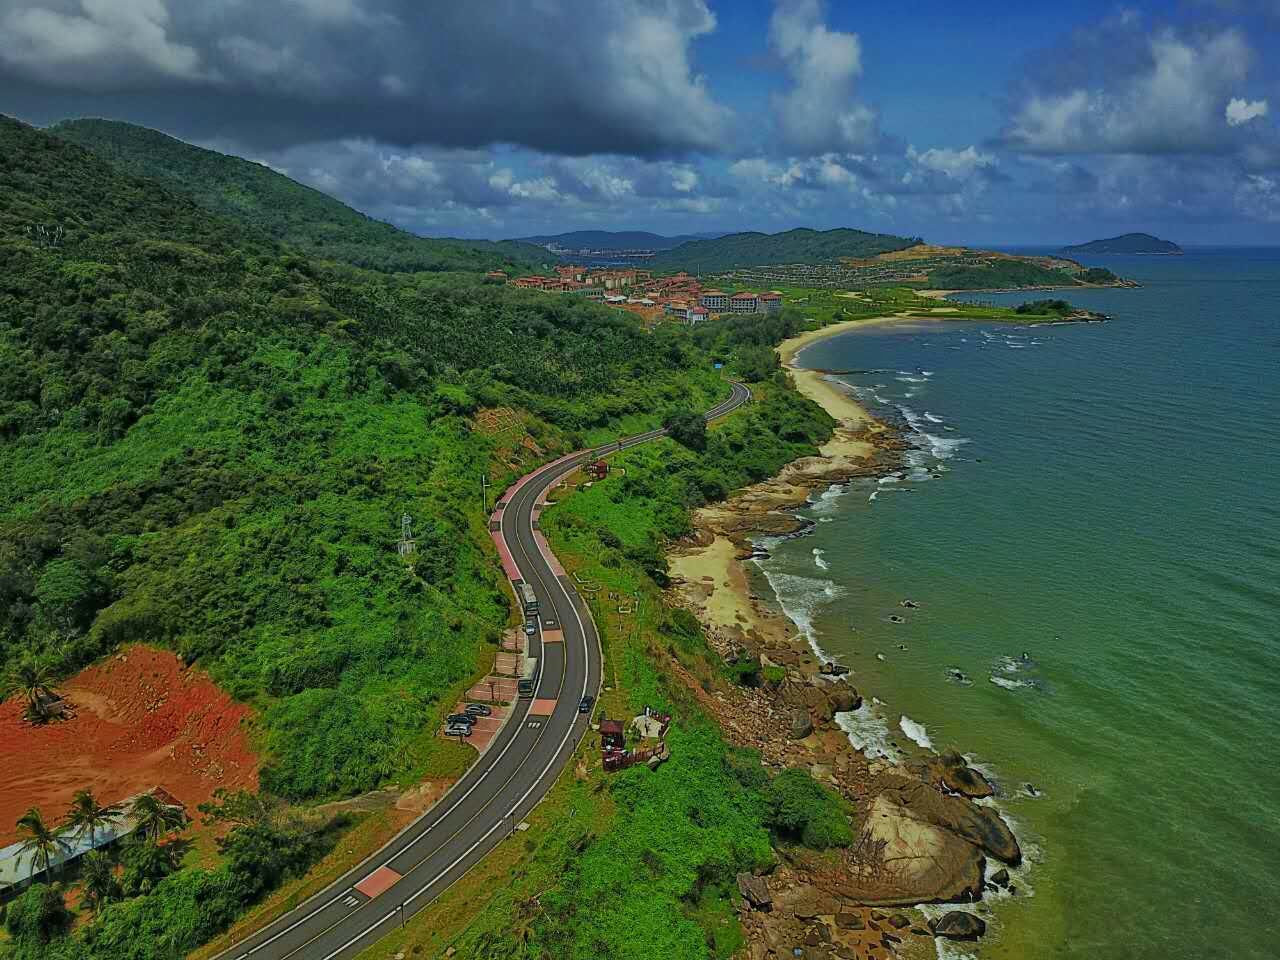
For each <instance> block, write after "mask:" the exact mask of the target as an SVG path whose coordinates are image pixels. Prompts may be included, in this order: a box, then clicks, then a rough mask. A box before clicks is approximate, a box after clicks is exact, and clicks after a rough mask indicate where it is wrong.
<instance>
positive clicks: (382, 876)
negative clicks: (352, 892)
mask: <svg viewBox="0 0 1280 960" xmlns="http://www.w3.org/2000/svg"><path fill="white" fill-rule="evenodd" d="M399 879H400V874H398V873H396V872H395V871H394V870H392V869H391V868H390V867H379V868H378V869H377V870H375V871H373V873H371V874H369V875H368V876H367V877H365V878H364V879H363V880H361V881H360V882H359V883H357V884H356V889H357V890H359V891H360V892H361V893H363V894H364V895H365V896H366V897H376V896H377V895H378V894H380V893H386V892H387V891H388V890H390V889H391V888H392V887H393V886H395V883H396V881H397V880H399Z"/></svg>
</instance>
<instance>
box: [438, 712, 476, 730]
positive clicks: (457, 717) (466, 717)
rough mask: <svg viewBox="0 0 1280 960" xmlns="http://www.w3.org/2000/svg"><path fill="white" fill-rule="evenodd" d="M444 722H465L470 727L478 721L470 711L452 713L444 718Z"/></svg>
mask: <svg viewBox="0 0 1280 960" xmlns="http://www.w3.org/2000/svg"><path fill="white" fill-rule="evenodd" d="M444 722H445V723H448V724H454V723H465V724H466V725H467V726H468V727H469V726H471V725H472V724H474V723H475V722H476V718H475V717H473V716H472V715H471V714H469V713H451V714H449V716H447V717H445V718H444Z"/></svg>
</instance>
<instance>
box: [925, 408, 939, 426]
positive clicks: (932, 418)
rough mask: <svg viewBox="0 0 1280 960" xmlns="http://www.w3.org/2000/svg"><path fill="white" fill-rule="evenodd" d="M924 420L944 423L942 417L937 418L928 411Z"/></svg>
mask: <svg viewBox="0 0 1280 960" xmlns="http://www.w3.org/2000/svg"><path fill="white" fill-rule="evenodd" d="M924 418H925V419H926V420H928V421H929V422H930V423H942V422H943V421H942V418H941V417H938V416H935V415H934V414H932V413H930V412H929V411H928V410H926V411H925V412H924Z"/></svg>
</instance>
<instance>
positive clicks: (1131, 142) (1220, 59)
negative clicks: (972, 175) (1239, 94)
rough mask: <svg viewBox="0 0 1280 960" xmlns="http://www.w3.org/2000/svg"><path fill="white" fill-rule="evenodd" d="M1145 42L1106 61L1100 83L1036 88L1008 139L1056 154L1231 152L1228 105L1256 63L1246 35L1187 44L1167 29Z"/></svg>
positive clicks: (1224, 34) (1227, 33)
mask: <svg viewBox="0 0 1280 960" xmlns="http://www.w3.org/2000/svg"><path fill="white" fill-rule="evenodd" d="M1110 29H1118V27H1116V26H1115V25H1112V27H1111V28H1110ZM1122 40H1123V38H1122V37H1117V38H1116V43H1121V42H1122ZM1139 42H1140V43H1141V46H1140V47H1139V48H1138V49H1136V50H1135V51H1134V52H1133V53H1134V55H1133V56H1127V55H1125V56H1122V55H1120V53H1119V51H1118V50H1117V51H1113V52H1114V53H1115V56H1114V64H1115V65H1114V66H1106V65H1105V63H1104V65H1103V66H1101V67H1100V68H1099V69H1100V72H1099V74H1098V76H1097V79H1096V82H1095V83H1094V84H1092V85H1083V84H1071V85H1070V86H1069V87H1068V88H1066V89H1062V88H1059V87H1055V86H1054V85H1053V84H1048V85H1045V84H1039V85H1033V88H1032V89H1031V91H1030V92H1029V93H1027V94H1026V95H1024V97H1023V98H1022V100H1021V103H1020V104H1019V105H1018V107H1017V109H1016V113H1015V115H1014V117H1013V120H1012V122H1011V123H1010V125H1009V126H1008V128H1007V129H1006V130H1005V135H1004V139H1005V140H1006V142H1008V143H1009V144H1010V145H1012V146H1014V147H1016V148H1019V149H1022V150H1024V151H1027V152H1031V153H1049V154H1055V153H1056V154H1066V153H1211V152H1216V151H1222V150H1225V149H1227V148H1228V144H1227V143H1226V142H1224V141H1223V139H1222V137H1221V136H1220V131H1221V118H1222V115H1223V109H1224V105H1225V104H1226V103H1227V99H1228V97H1229V96H1230V94H1231V92H1232V90H1233V89H1235V88H1238V87H1239V85H1240V84H1241V83H1243V82H1244V81H1245V79H1246V78H1247V76H1248V71H1249V65H1250V63H1251V61H1252V59H1253V51H1252V50H1251V48H1250V47H1249V44H1248V42H1247V41H1246V40H1245V38H1244V36H1243V35H1242V34H1241V33H1240V32H1239V31H1238V30H1234V29H1225V30H1221V31H1219V32H1217V33H1212V34H1202V35H1198V36H1195V37H1192V38H1189V39H1187V38H1183V37H1182V36H1180V35H1178V34H1177V33H1175V32H1174V31H1173V30H1168V29H1166V30H1161V31H1158V32H1157V33H1155V34H1153V35H1151V36H1147V37H1143V38H1141V39H1140V41H1139ZM1058 55H1061V56H1070V51H1067V52H1059V53H1058Z"/></svg>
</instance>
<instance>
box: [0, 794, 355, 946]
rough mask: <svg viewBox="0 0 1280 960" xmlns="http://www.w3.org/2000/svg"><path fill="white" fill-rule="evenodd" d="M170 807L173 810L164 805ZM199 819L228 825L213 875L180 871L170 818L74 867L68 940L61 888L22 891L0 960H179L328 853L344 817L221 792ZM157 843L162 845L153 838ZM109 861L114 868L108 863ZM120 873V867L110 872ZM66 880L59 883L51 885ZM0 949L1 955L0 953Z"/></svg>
mask: <svg viewBox="0 0 1280 960" xmlns="http://www.w3.org/2000/svg"><path fill="white" fill-rule="evenodd" d="M169 809H170V810H173V809H175V808H169ZM201 811H202V813H203V814H204V819H205V822H206V823H210V824H223V825H226V826H227V827H229V828H230V829H229V830H228V832H226V833H225V834H224V835H223V836H221V837H220V838H219V839H218V841H217V846H218V851H219V853H220V855H221V863H220V864H219V865H218V866H217V867H216V868H213V869H204V868H187V869H180V868H179V859H180V857H181V854H182V852H183V851H184V850H185V848H186V843H185V841H184V840H182V839H181V838H175V835H176V834H179V833H181V831H182V830H183V829H184V825H183V824H182V822H181V820H180V819H173V820H171V821H170V822H168V823H166V824H164V825H162V827H161V828H160V829H158V830H155V831H141V830H140V831H139V832H138V833H137V834H135V835H133V836H131V837H130V838H128V839H126V840H124V841H121V844H120V845H119V846H118V849H116V850H112V851H109V852H99V853H92V854H89V855H88V856H87V857H85V858H84V859H83V860H82V861H81V862H80V863H79V864H78V865H76V867H75V870H76V872H77V873H78V876H77V877H75V878H74V879H76V880H78V881H79V883H80V884H81V888H82V893H83V897H82V905H81V906H82V909H83V910H85V911H86V912H89V913H92V915H93V922H92V923H91V924H88V925H85V926H84V927H82V928H80V929H79V930H78V931H77V932H76V934H75V935H72V936H69V935H68V934H69V932H70V928H71V921H72V915H71V913H70V911H68V909H67V907H66V905H65V901H64V895H63V891H62V889H61V885H60V883H55V884H53V885H50V884H45V883H38V884H35V885H33V886H31V887H29V888H27V889H26V890H25V891H24V892H23V893H22V894H21V895H20V896H19V897H17V898H16V899H15V900H14V901H13V902H12V903H10V904H9V905H8V907H7V909H6V911H5V928H6V930H7V931H8V933H9V936H10V938H11V941H12V942H11V946H10V947H9V949H8V950H7V951H5V956H6V957H7V958H9V960H160V958H171V957H181V956H184V955H185V954H186V953H188V952H189V951H191V950H193V949H194V948H195V947H197V946H199V945H200V944H202V943H204V942H205V941H206V940H208V939H209V938H210V937H212V936H213V935H214V934H216V933H218V932H219V931H220V930H222V929H224V928H225V927H226V926H227V925H228V924H230V923H231V921H232V920H234V919H235V917H236V916H237V915H238V914H239V913H240V912H241V911H242V910H243V909H244V908H245V907H246V906H248V905H249V904H252V903H254V902H256V901H258V900H259V899H261V898H262V896H263V895H264V894H266V893H267V892H268V891H270V890H271V889H272V888H274V887H275V886H276V885H277V884H278V883H279V882H280V881H281V880H282V879H284V878H285V877H290V876H297V875H300V874H301V873H304V872H305V871H306V870H307V868H308V867H309V866H310V865H311V864H313V863H315V862H316V861H317V860H318V859H319V858H320V857H322V856H323V855H324V854H325V853H326V852H327V851H328V850H329V849H331V848H332V846H333V845H334V843H335V842H336V841H337V839H338V838H339V837H340V836H341V834H342V831H343V830H344V829H345V827H346V826H347V825H348V823H349V818H347V817H346V816H339V817H335V818H332V819H317V818H314V817H303V816H300V815H299V814H297V813H295V812H290V811H285V810H283V809H282V808H281V807H280V805H278V804H276V803H273V802H272V801H270V800H269V799H266V798H262V797H256V796H252V795H250V794H246V793H236V794H232V795H229V796H228V795H221V796H219V798H218V799H217V800H216V801H215V802H213V803H210V804H205V805H202V807H201ZM162 841H163V842H162ZM117 861H118V862H117ZM117 868H121V869H117ZM65 879H68V878H67V877H65V876H64V877H59V881H61V880H65ZM0 950H4V948H3V947H0Z"/></svg>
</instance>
